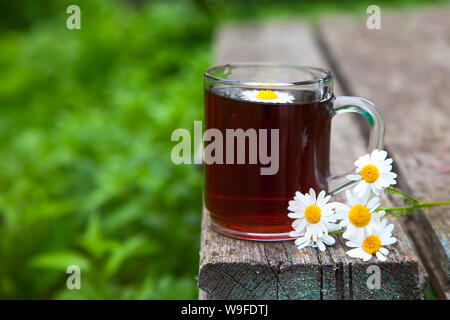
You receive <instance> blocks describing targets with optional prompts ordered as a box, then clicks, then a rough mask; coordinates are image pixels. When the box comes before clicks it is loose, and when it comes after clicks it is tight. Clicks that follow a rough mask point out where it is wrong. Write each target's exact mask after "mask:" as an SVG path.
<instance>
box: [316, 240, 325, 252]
mask: <svg viewBox="0 0 450 320" xmlns="http://www.w3.org/2000/svg"><path fill="white" fill-rule="evenodd" d="M317 245H318V246H319V250H320V251H325V249H326V248H325V245H324V244H323V242H322V241H320V240H319V241H317Z"/></svg>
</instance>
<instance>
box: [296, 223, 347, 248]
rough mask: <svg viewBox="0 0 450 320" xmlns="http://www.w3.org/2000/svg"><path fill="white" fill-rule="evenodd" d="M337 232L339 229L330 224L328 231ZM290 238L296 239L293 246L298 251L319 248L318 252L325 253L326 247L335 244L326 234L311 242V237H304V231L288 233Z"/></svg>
mask: <svg viewBox="0 0 450 320" xmlns="http://www.w3.org/2000/svg"><path fill="white" fill-rule="evenodd" d="M337 230H339V227H338V226H337V225H335V224H330V226H329V228H328V231H337ZM289 236H290V237H293V238H297V239H296V240H295V245H296V246H297V248H298V249H299V250H301V249H303V248H305V247H313V248H319V250H320V251H325V249H326V246H325V245H328V246H332V245H333V244H335V242H336V240H335V239H334V238H333V237H332V236H330V235H329V234H328V233H324V234H323V235H322V237H321V238H317V240H315V241H314V240H312V237H310V238H306V237H305V231H304V230H303V231H295V230H294V231H291V232H290V233H289Z"/></svg>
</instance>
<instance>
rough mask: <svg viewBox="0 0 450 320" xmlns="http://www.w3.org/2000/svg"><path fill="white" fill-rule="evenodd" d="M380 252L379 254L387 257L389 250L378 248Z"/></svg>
mask: <svg viewBox="0 0 450 320" xmlns="http://www.w3.org/2000/svg"><path fill="white" fill-rule="evenodd" d="M380 252H381V253H382V254H384V255H385V256H387V255H388V254H389V250H388V249H386V248H383V247H381V248H380Z"/></svg>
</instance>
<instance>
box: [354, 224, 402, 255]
mask: <svg viewBox="0 0 450 320" xmlns="http://www.w3.org/2000/svg"><path fill="white" fill-rule="evenodd" d="M381 226H382V228H381V229H380V230H375V229H374V230H373V232H372V233H371V234H369V235H367V236H366V237H364V238H363V239H351V240H350V241H347V242H346V243H345V244H346V245H347V246H348V247H350V248H354V249H351V250H349V251H347V254H348V255H349V256H350V257H352V258H359V259H362V260H364V261H369V260H370V259H372V256H373V254H375V255H376V256H377V258H378V260H380V261H386V260H387V258H386V257H387V255H388V254H389V250H388V249H386V248H384V247H383V246H387V245H390V244H394V243H396V242H397V239H396V238H394V237H392V230H393V229H394V225H393V224H390V225H387V221H386V220H383V221H382V222H381Z"/></svg>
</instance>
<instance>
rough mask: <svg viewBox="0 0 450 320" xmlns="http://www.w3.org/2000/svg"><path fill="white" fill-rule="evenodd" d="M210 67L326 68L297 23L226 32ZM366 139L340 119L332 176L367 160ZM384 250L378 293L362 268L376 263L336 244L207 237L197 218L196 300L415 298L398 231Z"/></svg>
mask: <svg viewBox="0 0 450 320" xmlns="http://www.w3.org/2000/svg"><path fill="white" fill-rule="evenodd" d="M216 39H217V40H216V43H215V48H216V52H215V61H216V64H222V63H231V62H244V61H274V62H292V63H301V64H306V65H312V66H326V65H327V63H326V61H325V59H324V57H323V56H322V55H321V53H320V50H319V48H318V45H317V43H316V41H315V39H314V37H313V33H312V31H311V29H310V28H309V27H308V26H307V25H305V24H302V23H300V22H298V21H292V22H285V23H272V24H268V25H260V24H245V25H232V26H228V27H225V28H223V29H221V31H220V32H219V33H218V34H217V36H216ZM365 140H366V139H365V138H364V137H362V135H361V134H360V132H359V129H358V127H357V126H356V125H355V123H354V119H352V117H349V116H340V117H339V118H338V119H334V120H333V125H332V154H333V155H332V162H333V165H332V171H333V172H343V171H346V170H348V169H350V168H352V162H353V161H354V159H356V158H357V157H358V156H360V155H361V154H363V153H365V152H366V151H365V144H366V142H365ZM395 236H396V237H397V238H398V239H399V241H398V244H396V245H394V246H392V247H391V248H390V250H391V253H390V255H389V260H388V262H386V263H377V265H379V266H380V268H381V272H382V286H381V289H380V290H369V289H368V287H367V285H366V280H367V278H368V276H369V275H368V274H367V273H366V271H367V267H368V266H369V265H371V264H375V263H376V260H375V261H373V260H372V261H370V262H369V263H363V262H359V261H358V260H354V259H350V258H348V256H347V255H346V254H345V251H346V250H347V248H345V247H344V246H343V241H342V239H340V237H337V238H338V239H339V240H338V241H337V244H336V245H334V246H333V247H330V248H328V249H327V250H326V251H325V252H323V253H322V252H320V251H319V250H317V249H313V248H305V249H303V250H302V251H301V252H299V251H298V250H297V249H296V247H295V245H294V242H293V241H285V242H253V241H247V240H239V239H234V238H230V237H226V236H223V235H220V234H218V233H216V232H214V231H212V230H211V228H210V226H209V215H208V214H207V212H204V214H203V222H202V237H201V251H200V270H199V279H198V286H199V288H200V294H199V298H201V299H324V300H326V299H417V298H420V297H421V292H420V290H419V288H418V284H419V277H418V262H417V258H416V256H415V252H414V248H413V247H412V245H411V242H410V241H409V240H408V238H407V236H406V234H405V233H404V232H403V230H402V228H401V227H400V228H396V230H395Z"/></svg>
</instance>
